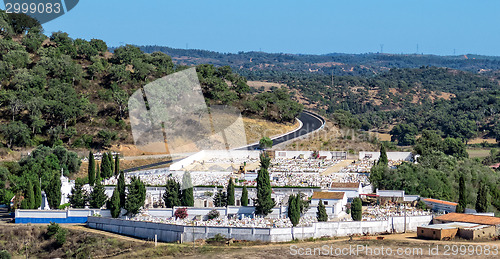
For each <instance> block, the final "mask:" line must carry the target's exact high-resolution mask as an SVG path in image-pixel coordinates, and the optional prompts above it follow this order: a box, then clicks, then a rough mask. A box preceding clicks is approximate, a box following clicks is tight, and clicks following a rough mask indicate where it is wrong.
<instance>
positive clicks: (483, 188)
mask: <svg viewBox="0 0 500 259" xmlns="http://www.w3.org/2000/svg"><path fill="white" fill-rule="evenodd" d="M488 207H489V201H488V185H486V183H484V182H483V181H480V182H479V188H478V191H477V201H476V211H477V212H479V213H482V212H488Z"/></svg>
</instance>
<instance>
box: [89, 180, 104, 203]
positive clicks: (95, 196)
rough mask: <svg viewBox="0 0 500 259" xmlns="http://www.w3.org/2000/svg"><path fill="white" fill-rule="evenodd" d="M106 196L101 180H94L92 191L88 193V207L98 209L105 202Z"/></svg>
mask: <svg viewBox="0 0 500 259" xmlns="http://www.w3.org/2000/svg"><path fill="white" fill-rule="evenodd" d="M107 199H108V197H107V196H106V193H105V189H104V186H103V185H102V184H101V182H99V181H98V182H96V183H95V186H94V188H93V189H92V192H91V193H90V200H89V203H90V207H91V208H96V209H100V208H101V207H102V206H104V204H105V203H106V200H107Z"/></svg>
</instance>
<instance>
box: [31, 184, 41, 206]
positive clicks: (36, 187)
mask: <svg viewBox="0 0 500 259" xmlns="http://www.w3.org/2000/svg"><path fill="white" fill-rule="evenodd" d="M34 183H35V184H33V193H34V195H35V196H34V204H33V209H38V208H40V207H41V206H42V189H41V186H40V178H38V176H37V177H36V179H35V181H34Z"/></svg>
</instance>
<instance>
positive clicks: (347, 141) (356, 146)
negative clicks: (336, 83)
mask: <svg viewBox="0 0 500 259" xmlns="http://www.w3.org/2000/svg"><path fill="white" fill-rule="evenodd" d="M373 140H374V136H371V135H369V134H368V133H360V132H357V131H354V130H351V129H339V128H338V127H336V126H335V125H333V123H332V122H331V121H328V120H327V122H326V125H325V128H324V129H322V130H319V131H317V132H314V133H312V134H309V135H308V136H306V137H305V138H301V139H298V140H294V141H288V142H286V143H283V144H281V145H280V146H279V147H278V148H283V149H286V150H325V151H329V150H337V151H348V152H349V153H351V154H355V153H358V152H359V151H376V150H378V148H377V147H376V146H375V145H374V144H372V143H371V142H370V141H372V142H373Z"/></svg>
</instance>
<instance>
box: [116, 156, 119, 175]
mask: <svg viewBox="0 0 500 259" xmlns="http://www.w3.org/2000/svg"><path fill="white" fill-rule="evenodd" d="M119 173H120V158H119V157H118V154H116V156H115V175H118V174H119Z"/></svg>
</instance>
